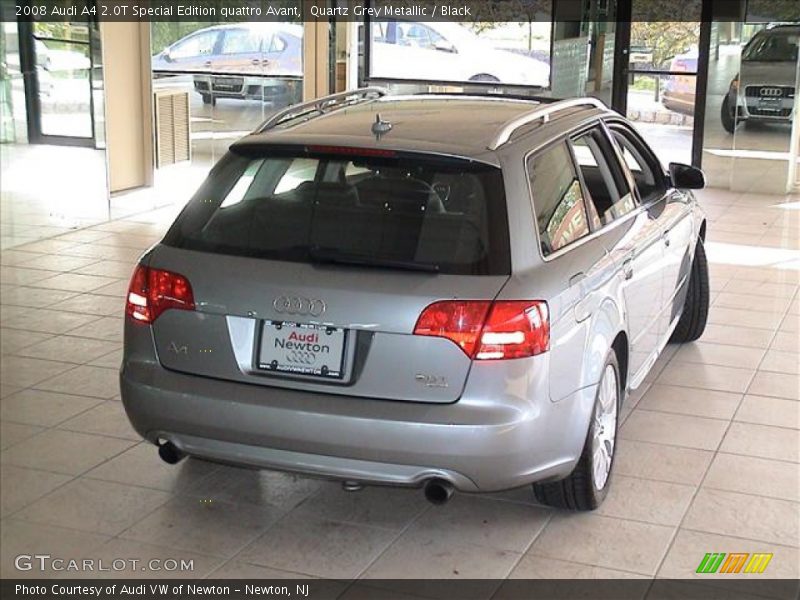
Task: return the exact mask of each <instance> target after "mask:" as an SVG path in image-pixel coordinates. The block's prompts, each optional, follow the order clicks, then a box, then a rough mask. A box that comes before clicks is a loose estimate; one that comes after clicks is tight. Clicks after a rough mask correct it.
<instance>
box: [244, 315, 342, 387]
mask: <svg viewBox="0 0 800 600" xmlns="http://www.w3.org/2000/svg"><path fill="white" fill-rule="evenodd" d="M344 339H345V330H344V329H339V328H335V327H324V326H321V325H309V324H305V323H287V322H282V321H264V324H263V326H262V329H261V347H260V349H259V353H258V368H259V369H264V370H266V371H274V372H276V373H293V374H297V375H311V376H315V377H323V378H326V379H341V378H342V376H343V374H344V368H343V363H344Z"/></svg>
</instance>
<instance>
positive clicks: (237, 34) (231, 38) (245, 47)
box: [222, 29, 261, 54]
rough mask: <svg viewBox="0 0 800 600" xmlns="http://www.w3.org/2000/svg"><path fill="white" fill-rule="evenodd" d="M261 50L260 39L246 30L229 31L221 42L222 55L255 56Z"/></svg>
mask: <svg viewBox="0 0 800 600" xmlns="http://www.w3.org/2000/svg"><path fill="white" fill-rule="evenodd" d="M260 49H261V37H260V36H259V35H258V34H256V33H255V32H252V31H248V30H247V29H229V30H227V31H226V32H225V37H224V39H223V40H222V54H255V53H257V52H259V50H260Z"/></svg>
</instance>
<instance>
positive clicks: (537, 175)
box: [528, 144, 589, 256]
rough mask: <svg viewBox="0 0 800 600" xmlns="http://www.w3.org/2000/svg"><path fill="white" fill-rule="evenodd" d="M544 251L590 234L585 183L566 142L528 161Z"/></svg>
mask: <svg viewBox="0 0 800 600" xmlns="http://www.w3.org/2000/svg"><path fill="white" fill-rule="evenodd" d="M528 177H529V179H530V182H531V193H532V195H533V206H534V209H535V211H536V222H537V225H538V228H539V242H540V244H541V247H542V254H544V255H545V256H547V255H548V254H550V253H552V252H555V251H556V250H559V249H561V248H563V247H564V246H568V245H569V244H571V243H572V242H574V241H576V240H578V239H580V238H581V237H583V236H585V235H587V234H588V233H589V223H588V218H587V214H586V206H585V204H584V200H583V192H582V190H581V182H580V179H579V178H578V173H577V172H576V171H575V165H574V163H573V162H572V157H571V156H570V152H569V148H567V146H566V144H558V145H557V146H553V147H552V148H549V149H548V150H545V151H544V152H541V153H539V154H536V155H535V156H533V157H532V158H531V159H529V160H528Z"/></svg>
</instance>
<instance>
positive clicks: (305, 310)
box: [272, 296, 328, 317]
mask: <svg viewBox="0 0 800 600" xmlns="http://www.w3.org/2000/svg"><path fill="white" fill-rule="evenodd" d="M272 308H274V309H275V312H278V313H281V314H288V315H311V316H312V317H319V316H321V315H322V313H324V312H325V310H326V309H327V308H328V306H327V305H326V304H325V301H324V300H319V299H318V298H304V297H303V296H278V297H277V298H275V300H273V301H272Z"/></svg>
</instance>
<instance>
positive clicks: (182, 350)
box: [169, 342, 189, 354]
mask: <svg viewBox="0 0 800 600" xmlns="http://www.w3.org/2000/svg"><path fill="white" fill-rule="evenodd" d="M169 349H170V350H172V351H173V352H174V353H175V354H189V346H187V345H186V344H183V345H182V346H179V345H178V344H176V343H175V342H170V343H169Z"/></svg>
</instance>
